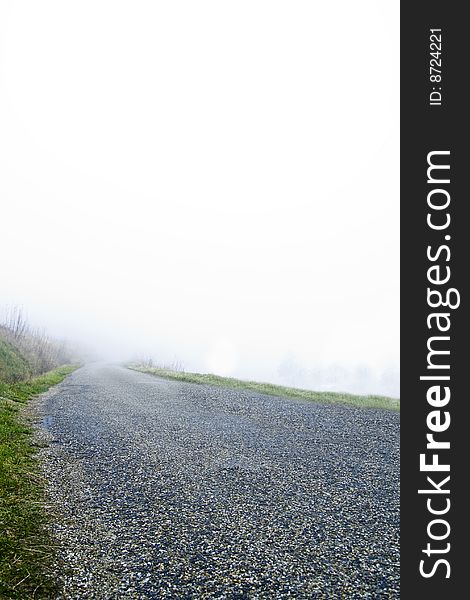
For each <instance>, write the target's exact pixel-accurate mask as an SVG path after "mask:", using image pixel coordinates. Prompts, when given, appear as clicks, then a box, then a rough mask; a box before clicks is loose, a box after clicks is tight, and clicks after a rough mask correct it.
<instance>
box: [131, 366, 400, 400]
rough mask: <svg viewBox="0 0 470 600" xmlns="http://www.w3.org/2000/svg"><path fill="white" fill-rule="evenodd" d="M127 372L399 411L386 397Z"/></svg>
mask: <svg viewBox="0 0 470 600" xmlns="http://www.w3.org/2000/svg"><path fill="white" fill-rule="evenodd" d="M129 368H130V369H134V370H135V371H140V372H142V373H150V374H151V375H157V376H158V377H164V378H166V379H174V380H176V381H187V382H190V383H202V384H208V385H218V386H220V387H225V388H231V389H242V390H250V391H252V392H258V393H260V394H270V395H272V396H285V397H288V398H298V399H301V400H308V401H310V402H322V403H336V404H349V405H352V406H357V407H360V408H381V409H387V410H395V411H399V410H400V400H399V399H398V398H389V397H387V396H358V395H355V394H347V393H343V392H313V391H311V390H302V389H299V388H292V387H284V386H283V385H274V384H272V383H259V382H257V381H244V380H242V379H234V378H232V377H220V376H219V375H211V374H203V373H185V372H183V371H171V370H169V369H158V368H150V367H142V366H139V365H129Z"/></svg>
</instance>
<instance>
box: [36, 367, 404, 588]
mask: <svg viewBox="0 0 470 600" xmlns="http://www.w3.org/2000/svg"><path fill="white" fill-rule="evenodd" d="M39 410H40V412H41V414H42V417H43V418H44V421H43V423H44V425H43V429H44V427H46V429H47V432H46V433H43V435H44V436H45V437H46V439H48V440H49V442H50V445H49V446H48V448H46V449H45V450H42V457H43V464H44V469H45V473H46V476H47V479H48V489H49V492H48V493H49V504H50V509H49V510H50V511H51V516H52V522H53V535H54V537H55V538H56V540H57V542H58V543H59V545H60V548H61V549H60V552H59V558H60V561H59V562H58V564H57V573H58V575H59V576H60V577H61V579H62V583H63V593H62V597H63V598H102V599H111V598H220V599H222V598H227V599H230V598H382V597H383V598H398V597H399V588H398V578H399V563H398V561H399V547H398V542H399V466H398V465H399V454H398V453H399V413H397V412H392V411H385V410H376V409H360V408H356V407H352V406H341V405H336V404H318V403H313V402H306V401H301V400H293V399H285V398H282V397H275V396H267V395H263V394H258V393H254V392H252V391H246V390H234V389H223V388H220V387H212V386H208V385H197V384H193V383H185V382H178V381H169V380H165V379H161V378H158V377H155V376H152V375H147V374H143V373H139V372H136V371H131V370H128V369H125V368H123V367H115V366H101V365H92V366H87V367H84V368H82V369H80V370H78V371H76V372H74V373H73V374H72V375H71V376H70V377H69V378H68V379H67V380H66V381H64V382H63V383H62V384H60V385H59V386H57V387H56V388H54V389H53V390H51V391H49V392H48V393H47V394H46V395H45V396H44V397H43V398H42V399H41V400H40V405H39Z"/></svg>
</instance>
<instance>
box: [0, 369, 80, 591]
mask: <svg viewBox="0 0 470 600" xmlns="http://www.w3.org/2000/svg"><path fill="white" fill-rule="evenodd" d="M76 368H77V367H76V366H72V365H67V366H63V367H59V368H58V369H54V370H53V371H50V372H49V373H45V374H44V375H41V376H39V377H35V378H34V379H30V380H29V381H24V382H19V383H10V384H8V383H4V382H2V381H0V598H21V599H26V598H52V597H53V596H54V594H53V591H54V587H53V585H54V584H53V582H51V581H49V580H48V577H47V567H48V563H49V561H50V559H51V556H52V553H51V549H50V545H49V543H48V539H47V535H46V533H45V529H44V520H43V519H44V517H43V510H42V506H43V500H44V498H43V493H44V489H43V482H42V479H41V477H40V475H39V473H38V465H37V462H36V461H35V459H34V452H35V449H34V446H33V443H32V437H31V428H30V427H29V426H28V425H27V424H26V421H25V419H24V418H23V417H22V415H21V408H22V406H23V405H24V404H25V403H26V402H27V401H28V400H30V399H31V398H32V397H33V396H35V395H37V394H41V393H42V392H45V391H46V390H47V389H49V388H50V387H51V386H53V385H56V384H57V383H59V382H60V381H62V380H63V379H64V378H65V377H66V376H67V375H68V374H69V373H71V372H72V371H74V370H75V369H76Z"/></svg>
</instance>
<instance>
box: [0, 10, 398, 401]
mask: <svg viewBox="0 0 470 600" xmlns="http://www.w3.org/2000/svg"><path fill="white" fill-rule="evenodd" d="M398 18H399V14H398V4H395V3H386V2H382V3H378V2H375V1H373V0H371V1H359V2H355V3H351V2H348V1H346V0H342V1H338V2H335V3H325V2H311V1H308V2H306V1H305V2H304V1H298V2H287V1H269V2H267V1H257V0H250V1H249V2H248V1H247V2H245V1H242V0H239V1H237V2H224V1H219V0H217V1H215V0H214V1H205V0H200V1H199V2H189V1H184V2H182V1H178V0H171V1H161V2H142V1H141V2H139V1H133V2H130V1H127V2H119V1H114V2H104V1H99V0H93V1H84V0H82V1H81V2H64V1H63V0H60V1H59V0H57V1H54V2H53V1H50V0H44V1H43V2H34V1H14V2H13V1H12V2H8V1H5V2H2V4H1V5H0V39H1V47H0V194H1V196H0V202H1V213H0V219H1V236H0V256H1V262H2V264H1V277H0V305H2V306H6V305H15V304H19V305H22V306H23V307H24V309H25V311H26V312H27V314H28V317H29V320H30V321H31V322H33V323H34V324H35V325H38V326H42V327H45V328H46V329H47V331H48V332H50V333H51V334H52V335H54V336H58V337H67V338H69V339H72V340H77V341H79V342H82V343H85V344H86V345H87V347H90V348H93V350H94V351H95V352H96V353H97V355H99V356H101V357H103V358H104V359H106V360H126V359H129V358H133V357H143V356H152V357H153V358H154V359H155V360H156V361H157V362H160V363H169V362H172V361H174V360H178V361H180V362H182V363H183V364H184V367H185V369H186V370H194V371H206V372H207V371H209V372H215V373H219V374H224V375H233V376H238V377H246V378H254V379H258V380H269V381H274V382H279V383H288V384H294V385H299V386H303V387H309V388H313V389H332V390H338V389H340V390H347V391H355V392H361V393H369V392H373V393H384V394H390V395H398V393H399V392H398V363H399V250H398V247H399V246H398V245H399V191H398V190H399V188H398V183H399V154H398V142H399V139H398V118H399V114H398V111H399V109H398V106H399V100H398V98H399V87H398V58H399V56H398V49H397V48H398Z"/></svg>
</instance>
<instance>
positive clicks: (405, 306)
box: [401, 0, 470, 599]
mask: <svg viewBox="0 0 470 600" xmlns="http://www.w3.org/2000/svg"><path fill="white" fill-rule="evenodd" d="M464 8H465V4H464V3H458V2H436V1H435V0H430V1H427V2H414V3H413V2H408V3H405V2H403V3H402V5H401V239H402V242H401V244H402V246H401V273H402V284H401V319H402V321H401V322H402V325H401V340H402V342H401V343H402V348H401V363H402V368H401V399H402V402H401V406H402V409H401V414H402V417H401V456H402V459H401V460H402V466H401V474H402V489H401V597H402V598H405V599H408V598H410V599H415V598H427V599H432V598H449V599H453V598H461V597H465V596H466V595H467V594H468V592H466V591H465V589H466V579H467V577H469V576H470V570H469V568H468V567H467V558H466V554H467V553H468V550H467V549H466V544H465V541H466V537H467V529H468V524H467V521H466V519H465V518H464V513H465V512H466V509H467V506H468V505H469V499H468V497H467V493H468V492H466V490H465V488H466V482H467V471H468V469H467V468H466V467H465V466H464V465H465V462H466V457H467V456H468V455H469V451H468V444H469V443H470V431H468V425H469V422H468V420H467V404H468V403H469V398H468V395H469V394H468V391H467V389H466V388H467V385H466V379H469V377H470V356H469V352H468V348H467V344H466V340H467V337H468V335H469V331H468V329H469V328H468V325H467V324H466V323H468V312H467V311H468V283H467V281H468V277H469V275H468V271H469V269H468V267H467V261H468V260H469V259H470V251H469V248H468V246H469V240H470V231H468V230H469V227H468V225H467V220H466V218H465V216H466V214H467V213H468V204H470V202H469V192H468V190H466V189H465V185H464V181H465V178H466V176H467V172H468V171H469V170H470V169H469V165H468V156H469V155H468V151H467V148H466V145H467V143H468V130H469V127H468V123H469V116H468V111H469V107H468V106H464V105H465V104H468V103H467V102H466V88H468V85H466V84H467V79H468V75H467V73H468V65H467V59H468V58H469V57H470V52H469V50H468V43H469V41H468V40H469V39H470V38H469V35H468V25H467V22H466V19H465V17H464Z"/></svg>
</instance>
